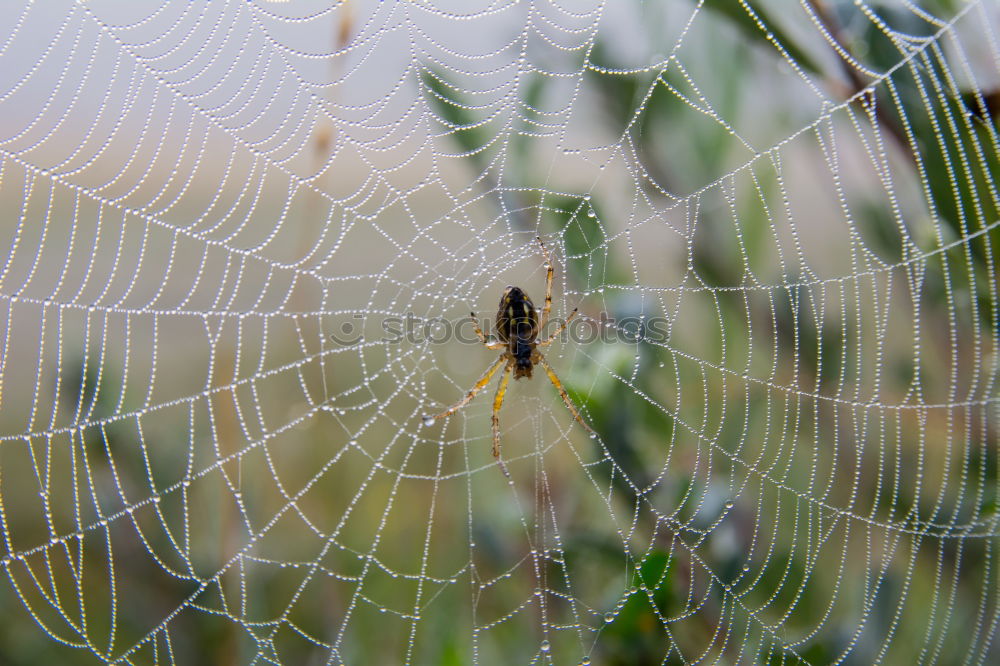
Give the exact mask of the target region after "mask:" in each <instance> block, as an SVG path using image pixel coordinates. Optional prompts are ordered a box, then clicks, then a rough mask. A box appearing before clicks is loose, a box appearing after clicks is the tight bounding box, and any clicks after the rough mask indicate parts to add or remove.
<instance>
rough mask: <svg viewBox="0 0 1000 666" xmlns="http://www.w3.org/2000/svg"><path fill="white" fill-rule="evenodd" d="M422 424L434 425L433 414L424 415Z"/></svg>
mask: <svg viewBox="0 0 1000 666" xmlns="http://www.w3.org/2000/svg"><path fill="white" fill-rule="evenodd" d="M424 425H425V426H430V425H434V417H433V416H425V417H424Z"/></svg>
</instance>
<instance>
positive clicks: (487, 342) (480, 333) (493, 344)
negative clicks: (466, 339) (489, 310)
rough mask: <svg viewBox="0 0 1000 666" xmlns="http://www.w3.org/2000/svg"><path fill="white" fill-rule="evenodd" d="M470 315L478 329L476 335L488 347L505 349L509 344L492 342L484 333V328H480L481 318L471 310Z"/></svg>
mask: <svg viewBox="0 0 1000 666" xmlns="http://www.w3.org/2000/svg"><path fill="white" fill-rule="evenodd" d="M469 316H470V317H472V326H473V328H475V329H476V336H477V337H478V338H479V341H480V342H482V343H483V344H484V345H485V346H486V348H487V349H503V348H504V347H506V346H507V345H505V344H504V343H502V342H490V340H489V338H487V337H486V334H485V333H483V329H481V328H479V320H478V319H477V318H476V313H475V312H470V313H469Z"/></svg>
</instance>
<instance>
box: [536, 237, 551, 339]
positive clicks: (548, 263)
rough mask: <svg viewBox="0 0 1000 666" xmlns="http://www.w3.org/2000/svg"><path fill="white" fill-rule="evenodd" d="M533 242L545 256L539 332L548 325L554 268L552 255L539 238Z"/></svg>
mask: <svg viewBox="0 0 1000 666" xmlns="http://www.w3.org/2000/svg"><path fill="white" fill-rule="evenodd" d="M535 240H537V241H538V244H539V245H541V246H542V252H543V253H544V254H545V305H543V306H542V316H541V319H540V320H539V322H538V330H539V332H541V331H544V330H545V326H546V325H547V324H548V323H549V312H550V311H551V310H552V276H553V274H554V273H555V268H554V267H553V265H552V255H551V254H549V251H548V249H547V248H546V247H545V243H543V242H542V238H541V236H535Z"/></svg>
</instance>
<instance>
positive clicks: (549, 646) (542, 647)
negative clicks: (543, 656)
mask: <svg viewBox="0 0 1000 666" xmlns="http://www.w3.org/2000/svg"><path fill="white" fill-rule="evenodd" d="M538 648H539V649H540V650H541V651H542V652H548V651H549V650H551V649H552V644H551V643H549V642H548V641H547V640H546V641H542V644H541V645H539V646H538Z"/></svg>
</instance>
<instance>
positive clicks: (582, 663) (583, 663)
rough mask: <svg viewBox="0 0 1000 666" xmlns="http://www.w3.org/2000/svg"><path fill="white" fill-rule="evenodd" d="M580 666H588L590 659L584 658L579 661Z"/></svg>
mask: <svg viewBox="0 0 1000 666" xmlns="http://www.w3.org/2000/svg"><path fill="white" fill-rule="evenodd" d="M580 666H590V657H584V658H583V659H581V660H580Z"/></svg>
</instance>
